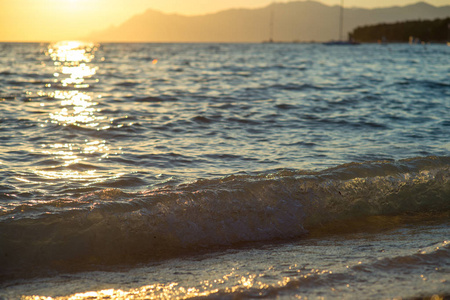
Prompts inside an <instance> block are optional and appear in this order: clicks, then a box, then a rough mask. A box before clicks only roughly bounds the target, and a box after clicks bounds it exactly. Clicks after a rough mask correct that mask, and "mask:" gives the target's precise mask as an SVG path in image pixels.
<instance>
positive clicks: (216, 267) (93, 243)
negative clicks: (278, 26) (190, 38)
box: [0, 41, 450, 300]
mask: <svg viewBox="0 0 450 300" xmlns="http://www.w3.org/2000/svg"><path fill="white" fill-rule="evenodd" d="M256 298H257V299H450V47H448V46H447V45H439V44H425V45H409V44H387V45H379V44H362V45H354V46H327V45H323V44H291V43H284V44H283V43H280V44H277V43H273V44H269V43H267V44H177V43H172V44H158V43H131V44H126V43H103V44H98V43H88V42H78V41H64V42H57V43H0V299H2V300H7V299H8V300H9V299H29V300H44V299H45V300H51V299H71V300H75V299H256Z"/></svg>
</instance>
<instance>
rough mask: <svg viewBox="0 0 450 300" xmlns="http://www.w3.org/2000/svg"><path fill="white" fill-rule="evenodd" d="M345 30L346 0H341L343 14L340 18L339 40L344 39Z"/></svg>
mask: <svg viewBox="0 0 450 300" xmlns="http://www.w3.org/2000/svg"><path fill="white" fill-rule="evenodd" d="M343 31H344V0H341V15H340V19H339V40H340V41H343V40H344V39H343Z"/></svg>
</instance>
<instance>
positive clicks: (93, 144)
mask: <svg viewBox="0 0 450 300" xmlns="http://www.w3.org/2000/svg"><path fill="white" fill-rule="evenodd" d="M97 50H98V47H97V46H96V45H94V44H90V43H83V42H76V41H67V42H58V43H54V44H50V45H49V47H48V51H47V53H46V54H47V55H48V56H49V57H50V58H51V59H52V60H53V64H54V67H55V71H54V73H53V76H54V77H55V80H54V83H55V84H54V86H55V90H54V91H53V92H50V93H48V95H47V96H48V99H51V100H52V99H53V100H57V101H58V103H59V105H58V106H51V107H50V108H51V109H52V110H51V111H50V112H49V117H50V120H45V122H46V123H48V122H49V121H50V122H51V123H53V124H57V126H63V127H67V126H75V127H77V128H88V129H89V128H91V129H97V130H100V129H101V125H102V124H101V122H102V121H104V120H106V117H105V116H102V115H101V110H100V109H98V108H96V106H97V105H98V102H96V101H94V100H93V95H92V93H91V94H89V93H88V92H87V91H86V89H88V88H89V87H90V85H89V83H88V82H87V79H90V78H92V77H93V76H94V75H95V74H96V72H97V70H98V67H97V66H93V65H91V62H92V60H93V59H94V57H95V52H96V51H97ZM97 98H101V96H98V97H97ZM46 104H47V103H41V106H43V107H45V106H46ZM84 142H85V144H80V143H79V142H73V143H67V142H66V143H64V142H56V143H47V144H42V149H41V153H42V154H45V155H51V156H53V157H54V159H55V160H56V161H58V162H61V165H57V166H53V167H50V168H46V169H43V170H42V169H41V170H37V171H36V172H35V173H36V174H38V175H40V176H43V177H44V178H51V179H72V180H89V181H98V179H99V177H100V176H102V175H101V174H98V173H97V172H96V171H97V170H96V168H95V166H90V165H88V164H86V165H80V164H81V163H82V162H83V160H87V158H86V156H89V155H91V156H92V155H96V154H97V155H98V156H100V158H99V160H101V159H102V158H105V157H107V156H108V152H109V148H108V146H107V145H106V141H105V140H91V139H85V140H84ZM77 164H78V165H77ZM71 166H72V167H71ZM96 179H97V180H96Z"/></svg>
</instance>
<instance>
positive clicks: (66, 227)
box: [0, 157, 450, 279]
mask: <svg viewBox="0 0 450 300" xmlns="http://www.w3.org/2000/svg"><path fill="white" fill-rule="evenodd" d="M449 181H450V157H426V158H412V159H407V160H401V161H396V162H393V161H376V162H366V163H351V164H346V165H342V166H338V167H335V168H331V169H327V170H324V171H319V172H311V171H301V170H289V169H282V170H277V171H274V172H266V173H262V174H258V175H231V176H227V177H223V178H218V179H212V180H211V179H208V180H206V179H204V180H198V181H195V182H191V183H186V184H182V185H179V186H177V187H162V188H158V189H154V190H149V191H145V192H140V193H125V192H123V191H121V190H119V189H107V190H102V191H97V192H92V193H89V194H86V195H84V196H82V197H80V198H76V199H55V200H53V201H47V202H45V203H39V202H38V201H36V202H37V203H36V204H35V205H21V206H18V207H16V208H15V209H14V210H12V211H9V212H3V214H2V216H1V217H0V245H1V247H0V265H1V266H2V270H1V271H0V278H2V279H5V278H11V277H17V276H19V277H20V276H33V274H35V273H36V274H38V273H42V272H49V271H52V270H61V271H79V270H89V269H90V268H93V267H94V266H95V267H98V266H105V267H107V266H111V265H116V266H117V265H126V264H135V263H141V262H148V261H152V260H159V259H164V258H169V257H174V256H179V255H184V254H186V253H189V252H192V251H198V250H202V251H210V250H214V249H215V248H216V247H222V246H229V245H236V244H240V243H248V242H256V241H257V242H263V241H264V242H269V241H273V240H286V239H292V238H299V237H302V236H304V235H306V234H307V233H308V231H310V230H315V229H317V228H324V230H325V231H326V230H327V228H329V229H330V230H335V227H336V226H345V224H346V223H349V222H350V223H351V222H354V221H355V220H359V219H362V218H367V217H371V216H380V215H382V216H398V215H405V214H410V215H413V214H417V213H427V214H429V215H433V214H439V213H442V212H448V211H450V201H449V199H450V184H449Z"/></svg>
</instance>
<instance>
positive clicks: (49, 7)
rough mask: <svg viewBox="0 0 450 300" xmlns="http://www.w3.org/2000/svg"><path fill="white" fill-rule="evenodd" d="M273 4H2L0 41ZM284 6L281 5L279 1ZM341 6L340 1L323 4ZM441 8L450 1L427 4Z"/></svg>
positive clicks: (106, 0)
mask: <svg viewBox="0 0 450 300" xmlns="http://www.w3.org/2000/svg"><path fill="white" fill-rule="evenodd" d="M271 2H272V0H228V1H223V0H164V1H162V0H0V8H1V9H0V41H56V40H66V39H79V38H82V37H83V36H86V35H88V34H89V33H91V32H92V31H95V30H102V29H105V28H108V27H110V26H115V25H119V24H120V23H122V22H124V21H125V20H127V19H128V18H130V17H131V16H133V15H135V14H139V13H142V12H144V11H145V10H146V9H149V8H151V9H155V10H159V11H162V12H166V13H179V14H184V15H198V14H206V13H211V12H217V11H220V10H224V9H228V8H256V7H263V6H266V5H268V4H270V3H271ZM278 2H281V1H278ZM320 2H322V3H324V4H328V5H338V4H339V3H340V0H321V1H320ZM415 2H418V0H362V1H361V0H346V1H345V6H346V7H352V6H356V7H365V8H373V7H385V6H393V5H400V6H402V5H407V4H411V3H415ZM427 2H428V3H430V4H433V5H437V6H441V5H450V0H427Z"/></svg>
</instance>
